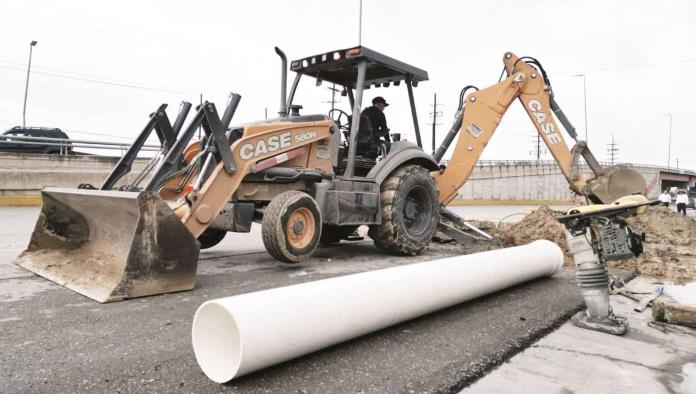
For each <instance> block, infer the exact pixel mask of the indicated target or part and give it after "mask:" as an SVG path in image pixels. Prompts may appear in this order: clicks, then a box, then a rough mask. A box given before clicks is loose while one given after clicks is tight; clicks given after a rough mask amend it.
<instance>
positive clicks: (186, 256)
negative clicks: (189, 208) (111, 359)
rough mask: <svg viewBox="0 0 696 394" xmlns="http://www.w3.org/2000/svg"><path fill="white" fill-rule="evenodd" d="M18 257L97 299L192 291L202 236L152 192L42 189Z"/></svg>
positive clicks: (22, 264) (33, 268)
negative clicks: (198, 237)
mask: <svg viewBox="0 0 696 394" xmlns="http://www.w3.org/2000/svg"><path fill="white" fill-rule="evenodd" d="M41 196H42V198H43V208H42V209H41V213H40V215H39V219H38V221H37V223H36V228H35V229H34V233H33V234H32V236H31V241H30V242H29V247H28V248H27V250H26V251H24V252H22V254H21V255H20V256H19V257H18V258H17V260H15V262H14V263H15V264H17V265H18V266H20V267H22V268H25V269H27V270H29V271H31V272H34V273H36V274H38V275H41V276H43V277H44V278H46V279H49V280H51V281H53V282H56V283H58V284H59V285H61V286H65V287H67V288H69V289H71V290H74V291H76V292H78V293H80V294H82V295H85V296H87V297H90V298H92V299H94V300H97V301H99V302H111V301H119V300H123V299H126V298H134V297H143V296H148V295H154V294H162V293H170V292H175V291H182V290H190V289H192V288H193V287H194V285H195V279H196V266H197V263H198V252H199V243H198V241H197V240H196V238H195V237H194V236H193V235H192V234H191V233H190V232H189V231H188V229H186V227H185V226H184V225H183V223H181V221H180V220H179V219H178V218H177V217H176V216H175V215H174V212H173V211H172V210H171V209H170V208H169V206H168V205H167V204H166V203H165V202H164V201H163V200H162V199H161V198H160V197H159V195H158V194H157V193H155V192H140V193H136V192H120V191H102V190H82V189H64V188H45V189H44V190H43V191H42V192H41Z"/></svg>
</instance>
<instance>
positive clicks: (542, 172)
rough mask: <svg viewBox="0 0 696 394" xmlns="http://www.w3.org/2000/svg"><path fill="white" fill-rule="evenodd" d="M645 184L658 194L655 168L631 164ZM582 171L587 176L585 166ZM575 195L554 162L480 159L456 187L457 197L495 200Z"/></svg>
mask: <svg viewBox="0 0 696 394" xmlns="http://www.w3.org/2000/svg"><path fill="white" fill-rule="evenodd" d="M631 168H633V169H634V170H636V171H638V172H639V173H640V174H641V175H642V176H643V178H645V182H646V184H647V186H648V197H649V198H656V197H657V196H658V195H659V194H660V174H661V171H660V170H659V169H658V168H652V167H647V166H631ZM583 173H584V174H585V176H586V177H588V178H589V177H591V176H592V172H591V171H590V170H589V168H585V169H584V171H583ZM575 198H576V197H575V195H574V194H573V193H572V192H571V190H570V187H569V186H568V182H567V181H566V179H565V177H564V176H563V174H562V173H561V170H560V169H559V168H558V166H557V165H556V163H555V162H547V161H541V162H531V161H519V162H514V161H511V162H483V163H480V164H478V165H477V166H476V168H474V171H473V172H472V174H471V177H470V178H469V180H468V181H467V182H466V183H465V184H464V186H463V187H462V188H461V189H460V190H459V195H458V196H457V199H458V200H466V201H476V200H483V201H486V202H495V201H548V202H564V201H572V200H574V199H575Z"/></svg>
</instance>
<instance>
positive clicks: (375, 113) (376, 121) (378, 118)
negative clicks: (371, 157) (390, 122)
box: [362, 105, 391, 141]
mask: <svg viewBox="0 0 696 394" xmlns="http://www.w3.org/2000/svg"><path fill="white" fill-rule="evenodd" d="M362 115H365V116H367V117H368V119H370V124H372V133H373V135H374V137H375V139H376V140H378V139H379V137H384V139H385V140H387V141H391V140H390V139H389V127H387V118H386V117H385V116H384V112H382V111H380V110H379V109H378V108H377V107H375V106H374V105H373V106H371V107H367V108H365V109H364V110H363V111H362Z"/></svg>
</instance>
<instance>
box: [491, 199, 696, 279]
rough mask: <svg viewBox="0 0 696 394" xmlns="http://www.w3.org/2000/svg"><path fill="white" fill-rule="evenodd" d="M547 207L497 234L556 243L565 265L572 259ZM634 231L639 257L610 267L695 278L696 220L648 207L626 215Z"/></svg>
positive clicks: (511, 241)
mask: <svg viewBox="0 0 696 394" xmlns="http://www.w3.org/2000/svg"><path fill="white" fill-rule="evenodd" d="M560 214H561V212H555V211H553V210H552V209H550V208H549V207H541V208H539V209H537V210H536V211H533V212H531V213H530V214H529V215H527V216H525V218H524V219H522V221H520V222H519V223H516V224H513V225H507V226H504V227H502V228H501V229H500V230H499V231H500V238H501V240H502V242H503V245H505V246H515V245H523V244H527V243H529V242H532V241H535V240H537V239H548V240H549V241H553V242H555V243H556V244H558V245H559V246H560V247H561V248H562V249H563V253H564V254H565V265H566V266H569V267H572V266H573V259H572V256H571V255H570V253H569V251H568V248H567V247H566V240H565V231H564V228H563V226H562V225H561V224H560V223H558V221H557V220H556V217H557V216H558V215H560ZM628 223H629V224H630V225H631V226H632V227H633V229H634V230H635V232H636V233H645V234H646V240H645V242H644V243H643V248H644V252H643V254H641V255H640V256H639V257H638V258H634V259H629V260H619V261H611V262H609V267H612V268H636V269H638V271H639V272H640V273H641V274H642V275H647V276H652V277H658V278H665V279H667V280H671V281H677V282H685V281H691V280H695V279H696V220H694V219H693V218H690V217H685V216H683V215H679V214H677V213H676V212H674V211H673V210H672V209H670V208H665V207H650V208H648V211H647V212H646V213H645V214H643V215H639V216H635V217H632V218H629V219H628Z"/></svg>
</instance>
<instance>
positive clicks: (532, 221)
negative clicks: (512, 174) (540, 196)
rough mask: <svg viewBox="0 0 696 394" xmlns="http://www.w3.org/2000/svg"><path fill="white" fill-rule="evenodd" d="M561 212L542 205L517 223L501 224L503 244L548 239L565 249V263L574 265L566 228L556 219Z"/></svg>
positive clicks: (509, 244)
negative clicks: (567, 242)
mask: <svg viewBox="0 0 696 394" xmlns="http://www.w3.org/2000/svg"><path fill="white" fill-rule="evenodd" d="M561 213H562V212H557V211H554V210H553V209H551V208H549V207H547V206H542V207H540V208H539V209H537V210H535V211H532V212H531V213H529V214H528V215H527V216H525V217H524V219H522V220H521V221H519V222H517V223H515V224H503V225H501V227H500V228H499V229H498V231H499V235H500V240H501V242H502V243H503V246H506V247H508V246H517V245H525V244H528V243H530V242H532V241H536V240H538V239H548V240H549V241H552V242H554V243H556V244H557V245H558V246H560V247H561V249H562V250H563V255H564V256H565V259H564V262H563V265H564V266H566V267H571V266H573V258H572V256H571V255H570V252H569V251H568V247H567V245H566V238H565V229H564V227H563V225H562V224H560V223H559V222H558V220H556V217H557V216H559V215H560V214H561Z"/></svg>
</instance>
